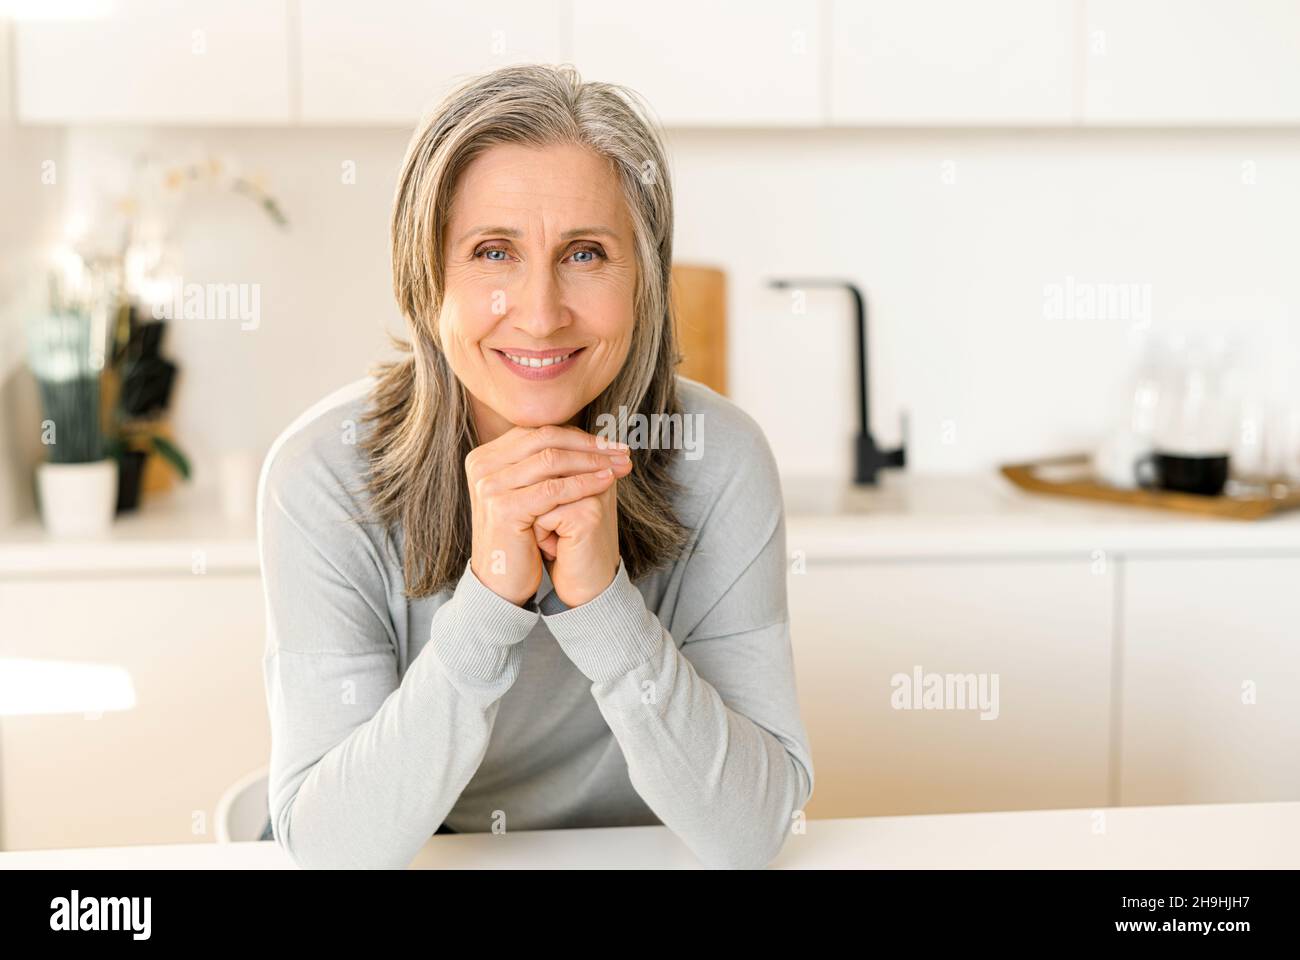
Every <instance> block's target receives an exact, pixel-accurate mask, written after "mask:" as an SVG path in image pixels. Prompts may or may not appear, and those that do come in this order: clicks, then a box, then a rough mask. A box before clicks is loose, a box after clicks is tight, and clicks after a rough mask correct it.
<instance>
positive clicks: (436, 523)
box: [360, 64, 686, 598]
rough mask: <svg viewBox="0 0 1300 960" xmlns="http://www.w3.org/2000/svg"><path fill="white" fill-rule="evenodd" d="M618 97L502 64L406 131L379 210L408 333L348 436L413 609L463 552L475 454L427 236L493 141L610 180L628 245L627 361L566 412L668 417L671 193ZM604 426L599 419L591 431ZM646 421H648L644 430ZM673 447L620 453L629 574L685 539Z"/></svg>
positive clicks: (635, 112)
mask: <svg viewBox="0 0 1300 960" xmlns="http://www.w3.org/2000/svg"><path fill="white" fill-rule="evenodd" d="M650 117H651V114H650V112H649V110H648V108H647V107H646V105H645V104H644V102H643V101H642V100H641V99H640V98H639V97H638V96H637V95H636V94H635V93H633V92H632V91H630V90H628V89H627V88H624V87H620V86H618V85H615V84H607V83H595V82H585V83H584V82H583V81H582V80H581V78H580V77H579V76H578V73H577V71H576V70H575V69H573V68H572V67H571V66H569V65H567V64H566V65H561V66H557V67H551V66H543V65H535V64H531V65H523V66H511V67H504V68H502V69H500V70H496V71H493V72H492V73H488V74H484V75H482V76H479V77H474V78H472V79H470V80H468V81H466V82H464V83H463V84H461V85H460V86H459V87H457V88H456V89H455V90H453V91H452V92H451V93H450V94H449V95H448V96H447V97H446V99H444V100H443V101H442V103H440V104H439V105H438V106H437V107H436V108H435V109H434V110H433V111H432V112H431V113H429V114H428V115H427V116H426V117H425V118H424V119H423V120H422V121H421V122H420V124H419V126H418V127H417V128H416V131H415V134H414V136H413V137H412V138H411V142H410V145H409V146H408V147H407V150H406V157H405V159H404V160H403V161H402V170H401V175H400V176H399V178H398V182H397V192H396V197H395V198H394V203H393V221H392V245H393V291H394V293H395V295H396V297H397V303H398V305H399V307H400V308H401V311H402V314H403V315H404V316H405V317H406V321H407V323H408V325H409V327H410V333H411V340H410V341H409V342H407V341H403V340H401V339H398V338H393V343H394V346H395V347H396V348H397V349H398V350H399V351H400V352H402V353H404V354H406V356H403V357H401V358H400V359H398V360H394V361H389V362H386V363H383V364H380V365H379V366H377V367H375V368H373V369H372V373H373V374H374V375H375V376H376V377H377V378H378V382H377V383H376V385H375V388H374V390H373V392H372V393H371V396H370V409H369V411H368V413H367V414H366V416H365V418H364V420H365V422H367V423H373V424H374V429H373V430H371V431H369V432H368V435H367V436H366V437H364V439H362V440H361V441H360V445H361V447H362V449H363V450H364V451H365V452H366V455H367V457H368V459H369V468H370V469H369V472H368V475H367V480H366V487H367V489H368V492H369V500H370V512H371V514H372V516H373V518H374V519H376V520H377V521H378V522H379V523H380V524H381V525H382V526H383V527H384V529H385V530H386V531H387V532H388V534H389V536H390V537H391V534H392V532H393V529H394V528H395V527H399V526H400V528H401V531H402V535H403V541H404V543H403V549H402V558H401V559H402V566H403V570H404V572H405V580H406V584H405V592H406V596H407V597H409V598H419V597H424V596H428V595H430V594H432V593H436V592H438V591H439V590H442V589H446V588H451V587H454V586H455V583H456V581H457V580H459V578H460V576H461V574H462V573H463V572H464V569H465V564H466V563H467V562H468V560H469V557H470V544H471V539H472V536H471V535H472V527H471V516H470V499H469V489H468V486H467V483H466V479H465V467H464V464H465V457H466V456H467V455H468V454H469V452H470V451H471V450H473V449H474V447H475V446H477V444H478V438H477V435H476V428H475V424H474V417H473V416H472V413H471V407H470V403H469V398H468V396H467V394H466V391H465V388H464V386H463V385H462V384H461V383H460V381H459V380H458V379H457V378H456V376H455V375H454V373H453V372H452V369H451V366H450V365H449V364H448V362H447V357H446V355H445V354H444V353H443V350H442V346H441V344H440V343H439V340H438V315H439V312H440V311H441V308H442V299H443V291H444V266H445V265H444V263H443V249H442V240H443V232H444V230H445V229H446V225H447V222H448V220H449V214H450V209H451V202H452V198H453V191H454V189H455V186H456V181H457V178H458V177H459V175H460V174H461V173H462V172H463V171H464V169H465V168H466V166H468V164H469V163H470V162H471V161H473V160H474V158H475V157H477V156H479V155H480V154H481V153H483V152H484V151H485V150H486V149H487V148H489V147H491V146H493V145H496V144H504V143H510V144H522V145H527V146H536V147H543V146H549V145H553V144H579V145H582V146H586V147H589V148H591V149H592V150H595V151H596V152H597V153H599V154H600V155H602V156H604V157H606V158H608V159H609V160H610V161H611V165H612V167H613V168H614V170H615V171H616V173H617V175H618V178H619V182H620V185H621V187H622V190H623V194H624V198H625V200H626V202H627V207H628V210H629V212H630V214H631V219H632V224H633V230H634V234H635V237H636V244H635V248H636V250H635V252H636V260H637V265H638V271H637V274H638V277H637V287H636V294H635V302H634V311H635V320H634V326H633V332H632V341H631V345H630V347H629V350H628V357H627V361H626V362H625V363H624V365H623V368H622V370H620V371H619V373H618V375H617V376H616V377H615V378H614V380H613V382H612V383H610V385H609V386H608V387H606V388H605V390H604V391H603V392H602V393H601V395H600V396H598V397H597V398H596V399H595V400H593V401H592V402H591V403H590V404H589V405H588V406H587V408H586V409H585V410H584V411H583V412H582V413H581V414H580V416H579V418H578V424H579V426H581V427H582V428H583V429H585V430H587V431H589V432H592V433H596V432H598V431H597V426H598V424H597V418H598V417H599V416H600V415H601V414H609V415H612V416H615V417H618V416H619V414H620V413H621V412H624V411H626V412H629V413H640V414H642V415H644V416H646V417H650V416H652V415H654V414H675V413H680V409H679V407H678V402H677V392H676V374H675V369H676V366H677V363H678V361H679V359H680V357H679V355H678V352H677V341H676V334H675V326H676V324H675V318H674V316H673V305H672V297H671V292H670V289H671V288H670V285H671V281H672V260H673V257H672V243H673V198H672V187H671V184H670V182H669V177H668V166H667V160H666V154H665V152H664V149H663V145H662V143H661V142H660V138H659V135H658V133H657V132H656V126H655V124H654V123H653V121H652V120H651V119H650ZM601 422H602V423H605V424H608V423H609V421H608V420H604V421H601ZM651 422H658V421H651ZM672 455H673V452H672V451H671V450H669V449H664V448H661V447H659V446H657V445H654V444H652V445H651V446H650V448H649V449H644V450H636V449H634V450H633V451H632V457H633V460H634V466H633V470H632V473H631V474H630V475H629V476H628V477H626V478H624V479H622V480H619V481H618V483H617V492H618V527H619V530H618V539H619V550H620V552H621V554H622V557H623V562H624V563H625V564H626V566H627V570H628V574H629V576H630V577H632V578H633V579H635V578H637V577H640V576H642V575H644V574H645V573H647V572H649V571H650V570H652V569H654V568H655V567H658V566H662V565H664V564H666V563H668V562H671V561H672V560H673V559H674V557H675V556H676V554H677V552H678V551H679V550H680V549H681V547H682V545H683V543H684V542H685V539H686V531H685V529H684V528H683V527H682V525H681V524H680V522H679V521H678V519H677V517H676V516H675V514H674V511H673V506H672V505H673V496H674V494H675V493H676V492H677V486H676V484H675V483H674V481H673V477H672V475H671V458H672Z"/></svg>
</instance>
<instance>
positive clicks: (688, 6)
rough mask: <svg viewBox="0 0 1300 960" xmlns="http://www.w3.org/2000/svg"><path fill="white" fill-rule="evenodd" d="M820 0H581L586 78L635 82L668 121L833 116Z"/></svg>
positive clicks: (765, 122)
mask: <svg viewBox="0 0 1300 960" xmlns="http://www.w3.org/2000/svg"><path fill="white" fill-rule="evenodd" d="M822 10H823V6H822V4H821V3H820V2H818V0H749V2H747V3H745V4H744V5H743V7H737V6H733V5H731V4H726V3H698V2H691V0H661V2H659V3H656V4H654V5H653V6H652V7H651V6H646V5H643V4H633V3H626V4H625V3H608V2H606V0H574V2H573V60H574V62H575V64H576V65H577V66H578V68H579V70H580V71H581V72H582V75H583V77H584V79H588V80H605V81H609V82H616V83H620V84H626V85H627V86H630V87H631V88H632V89H633V90H635V91H637V92H638V93H640V94H641V95H643V96H644V97H645V98H646V99H647V100H648V101H649V102H650V105H651V107H652V108H653V109H654V111H655V112H656V113H657V114H658V116H659V119H660V120H661V121H662V122H663V123H664V124H666V125H669V126H733V127H734V126H806V125H812V124H819V123H821V122H823V120H824V119H825V111H824V104H823V102H822V100H823V98H822V89H821V63H822V55H823V51H822V49H821V47H822Z"/></svg>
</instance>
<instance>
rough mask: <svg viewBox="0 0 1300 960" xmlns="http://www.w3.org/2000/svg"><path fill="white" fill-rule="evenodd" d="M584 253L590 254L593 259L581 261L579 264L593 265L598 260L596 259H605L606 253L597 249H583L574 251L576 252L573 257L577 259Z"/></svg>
mask: <svg viewBox="0 0 1300 960" xmlns="http://www.w3.org/2000/svg"><path fill="white" fill-rule="evenodd" d="M582 253H586V254H590V255H591V259H590V260H579V261H578V263H592V262H593V261H594V260H595V259H596V257H603V256H604V255H605V254H604V253H602V252H601V251H600V250H598V249H596V248H595V247H583V248H582V249H581V250H574V251H573V255H574V256H575V257H576V256H578V255H579V254H582Z"/></svg>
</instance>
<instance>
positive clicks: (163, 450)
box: [153, 437, 190, 480]
mask: <svg viewBox="0 0 1300 960" xmlns="http://www.w3.org/2000/svg"><path fill="white" fill-rule="evenodd" d="M153 448H154V450H156V451H157V452H158V455H159V456H161V457H162V458H163V459H164V460H166V461H167V462H168V463H170V464H171V465H172V466H173V467H175V468H176V472H177V473H179V474H180V475H181V477H182V478H183V479H185V480H188V479H189V478H190V462H189V460H187V459H186V458H185V454H183V453H181V452H180V450H179V449H178V448H177V447H176V445H175V444H174V443H172V442H171V441H170V440H167V439H166V438H164V437H154V438H153Z"/></svg>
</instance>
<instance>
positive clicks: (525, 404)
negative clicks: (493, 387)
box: [497, 397, 585, 427]
mask: <svg viewBox="0 0 1300 960" xmlns="http://www.w3.org/2000/svg"><path fill="white" fill-rule="evenodd" d="M584 406H585V404H583V403H579V402H578V401H576V400H563V401H556V400H546V399H544V398H542V397H532V398H529V399H527V400H520V401H518V402H514V403H506V404H504V405H503V407H502V408H501V409H499V410H498V411H497V412H498V413H500V414H501V416H503V417H504V418H505V419H507V420H509V421H510V422H511V423H513V424H514V425H515V426H516V427H545V426H547V425H548V424H553V423H568V422H569V421H570V420H572V419H573V418H574V417H575V416H576V415H577V414H578V413H580V412H581V411H582V408H583V407H584Z"/></svg>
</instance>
